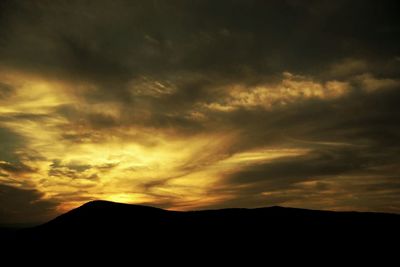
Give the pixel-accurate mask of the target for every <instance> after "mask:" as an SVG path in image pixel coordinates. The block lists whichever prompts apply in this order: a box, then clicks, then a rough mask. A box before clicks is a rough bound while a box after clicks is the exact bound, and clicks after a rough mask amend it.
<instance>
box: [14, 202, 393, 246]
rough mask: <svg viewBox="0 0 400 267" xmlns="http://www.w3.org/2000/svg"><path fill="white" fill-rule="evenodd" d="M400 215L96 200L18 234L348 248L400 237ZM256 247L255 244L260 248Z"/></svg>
mask: <svg viewBox="0 0 400 267" xmlns="http://www.w3.org/2000/svg"><path fill="white" fill-rule="evenodd" d="M399 226H400V216H399V215H396V214H384V213H359V212H331V211H315V210H306V209H294V208H282V207H269V208H257V209H222V210H206V211H190V212H177V211H167V210H163V209H158V208H153V207H147V206H139V205H129V204H120V203H113V202H107V201H93V202H89V203H86V204H84V205H83V206H81V207H79V208H77V209H74V210H71V211H69V212H67V213H65V214H63V215H61V216H59V217H57V218H55V219H54V220H52V221H50V222H48V223H45V224H43V225H40V226H37V227H34V228H30V229H25V230H22V231H19V232H18V233H17V235H16V236H14V239H13V241H14V242H15V243H16V244H19V245H20V244H24V245H25V246H31V247H34V246H37V245H40V244H46V245H47V246H54V247H57V246H64V245H66V244H73V245H72V246H73V247H74V248H76V247H94V246H95V247H96V246H111V245H112V246H114V245H116V246H117V245H118V244H128V247H129V248H130V249H134V250H135V251H137V250H146V251H148V250H151V251H160V250H171V251H173V250H176V249H177V248H178V247H179V249H182V248H184V249H190V248H194V247H197V249H198V248H199V246H200V245H199V244H207V245H206V246H205V247H202V248H203V249H210V248H213V250H214V251H218V249H220V248H224V249H226V248H231V249H235V248H237V247H241V248H246V247H248V246H257V247H258V248H264V249H266V248H268V247H274V249H276V248H280V247H282V249H288V248H289V247H292V249H293V248H296V249H297V248H302V247H303V249H304V247H306V244H313V247H314V248H315V247H321V248H324V246H326V245H327V244H329V246H333V245H332V244H336V243H335V242H339V243H340V246H341V247H343V246H345V247H348V248H349V249H350V248H351V249H352V248H353V247H355V246H359V245H360V244H361V245H368V246H369V244H372V245H374V246H378V244H381V243H382V242H385V244H390V242H397V240H398V237H400V235H399V228H400V227H399ZM256 244H257V245H256Z"/></svg>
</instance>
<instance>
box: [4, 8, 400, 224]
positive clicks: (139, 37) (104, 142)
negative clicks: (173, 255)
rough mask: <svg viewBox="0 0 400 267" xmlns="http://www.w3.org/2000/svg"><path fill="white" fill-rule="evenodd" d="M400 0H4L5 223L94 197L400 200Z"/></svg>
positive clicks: (344, 203) (390, 203) (204, 204)
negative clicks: (399, 0) (399, 1)
mask: <svg viewBox="0 0 400 267" xmlns="http://www.w3.org/2000/svg"><path fill="white" fill-rule="evenodd" d="M399 13H400V4H399V3H398V1H391V0H386V1H381V0H380V1H358V0H355V1H344V0H335V1H330V0H329V1H328V0H318V1H317V0H315V1H300V0H280V1H278V0H276V1H256V0H241V1H237V0H229V1H223V0H219V1H215V0H209V1H204V0H198V1H197V0H196V1H194V0H190V1H189V0H187V1H180V0H167V1H161V0H160V1H157V0H153V1H150V0H143V1H141V0H137V1H119V0H117V1H45V0H40V1H18V0H14V1H7V0H4V1H1V2H0V223H13V222H40V221H45V220H47V219H49V218H52V217H54V216H55V215H57V214H60V213H62V212H65V211H67V210H69V209H71V208H74V207H76V206H78V205H80V204H83V203H85V202H87V201H89V200H93V199H106V200H111V201H118V202H125V203H140V204H146V205H153V206H157V207H162V208H167V209H174V210H191V209H209V208H225V207H250V208H251V207H260V206H271V205H282V206H291V207H302V208H313V209H329V210H358V211H383V212H397V213H399V212H400V141H399V138H400V38H399V36H400V17H399V15H398V14H399Z"/></svg>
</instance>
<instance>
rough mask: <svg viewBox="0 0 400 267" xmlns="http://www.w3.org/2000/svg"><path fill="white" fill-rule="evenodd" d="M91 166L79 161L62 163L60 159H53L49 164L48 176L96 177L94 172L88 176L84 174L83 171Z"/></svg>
mask: <svg viewBox="0 0 400 267" xmlns="http://www.w3.org/2000/svg"><path fill="white" fill-rule="evenodd" d="M91 168H92V166H91V165H88V164H79V163H74V162H71V163H68V164H63V163H62V162H61V160H53V163H52V164H51V165H50V169H49V173H48V174H49V176H56V177H61V178H70V179H80V178H84V179H94V180H95V179H97V178H98V177H97V175H96V174H91V175H89V176H87V175H86V176H84V175H83V173H84V172H85V171H86V170H89V169H91Z"/></svg>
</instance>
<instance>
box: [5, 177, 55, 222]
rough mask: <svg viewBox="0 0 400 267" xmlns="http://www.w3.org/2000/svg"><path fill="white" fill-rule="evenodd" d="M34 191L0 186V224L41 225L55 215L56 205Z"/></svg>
mask: <svg viewBox="0 0 400 267" xmlns="http://www.w3.org/2000/svg"><path fill="white" fill-rule="evenodd" d="M42 197H43V194H42V193H40V192H38V191H36V190H33V189H32V190H27V189H20V188H16V187H12V186H8V185H0V223H7V224H11V223H41V222H45V221H46V220H48V219H50V218H51V217H52V216H54V214H55V209H56V207H57V205H58V204H57V203H55V202H54V201H47V200H42Z"/></svg>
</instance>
